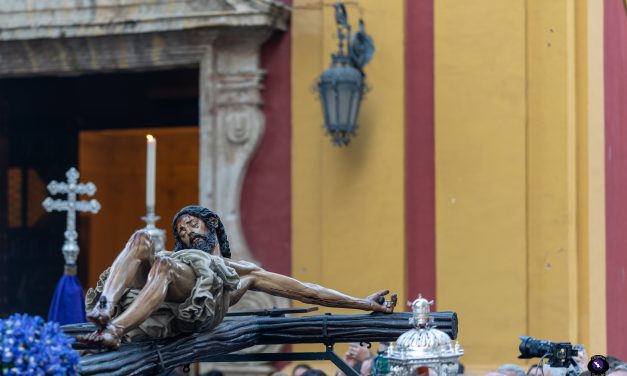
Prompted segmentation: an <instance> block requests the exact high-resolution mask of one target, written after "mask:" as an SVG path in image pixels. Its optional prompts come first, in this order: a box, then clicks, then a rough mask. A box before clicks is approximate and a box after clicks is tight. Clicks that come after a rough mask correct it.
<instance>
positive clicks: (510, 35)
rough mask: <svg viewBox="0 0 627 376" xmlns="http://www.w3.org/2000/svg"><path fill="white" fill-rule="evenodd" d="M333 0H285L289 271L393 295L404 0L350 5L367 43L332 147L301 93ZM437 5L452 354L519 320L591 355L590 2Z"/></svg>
mask: <svg viewBox="0 0 627 376" xmlns="http://www.w3.org/2000/svg"><path fill="white" fill-rule="evenodd" d="M331 4H332V2H330V1H327V2H325V6H324V7H323V6H322V3H321V2H320V1H314V0H300V1H298V0H297V1H295V2H294V11H293V18H292V36H293V39H292V85H293V86H292V122H293V126H292V132H293V136H292V137H293V139H292V153H293V158H292V194H293V196H292V199H293V202H292V207H293V212H292V216H293V223H292V225H293V235H292V236H293V238H292V239H293V240H292V249H293V255H292V273H293V275H294V276H295V277H296V278H299V279H302V280H306V281H311V282H317V283H320V284H323V285H326V286H331V287H334V288H337V289H340V290H342V291H345V292H347V293H349V294H353V295H358V296H363V295H366V294H368V293H370V292H372V291H374V290H376V289H378V288H381V287H386V288H390V289H392V290H394V291H397V292H399V293H400V299H399V302H401V303H403V302H405V301H406V299H407V298H408V297H405V296H404V284H405V277H406V276H405V265H404V228H403V216H404V213H403V210H404V202H403V195H404V192H403V189H404V182H403V180H404V179H403V174H404V171H403V156H404V140H403V137H404V113H405V109H404V107H403V103H404V98H403V95H404V92H405V85H404V66H403V40H404V25H403V20H404V6H405V4H404V2H402V1H390V2H382V1H377V0H371V1H360V2H359V6H355V5H351V4H349V5H348V6H347V7H348V11H349V19H350V20H351V21H352V22H353V24H355V22H356V21H357V18H358V14H359V13H360V12H361V13H362V14H363V17H364V18H365V21H366V28H367V31H368V32H369V33H371V35H372V36H373V38H374V41H375V44H376V47H377V52H376V55H375V57H374V60H373V62H372V63H371V65H369V66H368V67H367V68H366V73H367V75H368V81H369V83H370V85H371V86H372V91H371V92H369V93H368V96H367V98H366V100H365V102H364V104H363V107H362V113H361V116H360V125H361V129H360V132H359V136H358V137H357V138H356V139H355V140H354V142H353V143H352V144H351V145H350V146H349V147H348V148H344V149H339V148H334V147H332V146H331V143H330V141H329V139H328V137H327V136H325V135H324V134H323V130H322V116H321V109H320V103H319V101H318V100H317V98H316V96H315V95H314V94H313V93H312V92H311V87H312V85H313V83H314V82H315V80H316V78H317V77H318V75H319V74H320V73H321V72H322V71H323V70H324V69H326V68H327V67H328V65H329V55H330V53H331V52H332V51H334V49H335V48H336V47H335V46H336V45H335V43H336V41H335V39H333V38H332V34H333V33H334V32H335V21H334V18H333V17H334V12H333V8H332V7H331ZM434 4H435V8H434V10H435V14H434V28H435V30H434V32H435V41H434V42H435V77H434V80H435V139H436V140H435V143H436V144H435V148H436V156H435V158H436V247H437V250H436V262H437V271H436V272H437V273H436V275H437V281H436V288H437V296H436V300H437V303H438V309H439V310H454V311H456V312H458V314H459V318H460V340H461V344H462V346H463V347H464V348H465V350H466V355H465V356H464V358H463V360H462V361H463V362H464V364H466V365H467V366H468V368H469V370H470V372H480V371H484V370H489V369H494V367H495V366H497V365H498V364H502V363H505V362H510V363H511V362H515V361H516V360H515V358H516V356H517V355H518V349H517V347H518V343H519V340H518V335H531V336H536V337H539V338H542V339H548V340H559V341H572V342H574V343H584V344H585V345H586V346H587V348H588V353H603V352H604V351H605V337H604V335H603V336H593V335H591V329H592V328H595V330H596V329H598V330H601V331H604V329H603V328H604V325H605V324H604V322H605V310H604V307H605V298H604V296H605V295H604V289H605V286H604V282H603V278H600V277H598V276H602V271H603V269H604V265H605V264H604V261H603V260H604V258H603V255H604V252H605V244H604V231H605V225H604V220H603V218H604V215H605V214H604V210H603V205H604V195H603V191H604V175H603V170H604V165H603V155H604V154H603V153H604V150H603V137H604V136H603V99H602V97H603V96H602V94H603V82H602V81H603V80H602V78H603V77H602V72H603V59H602V30H603V19H602V15H603V8H602V3H600V2H595V1H594V0H582V1H577V2H573V1H569V0H529V1H522V0H521V1H502V0H474V1H472V2H468V1H454V0H436V1H435V2H434ZM599 257H600V258H599ZM594 261H597V262H594ZM599 291H600V292H601V293H595V292H599ZM334 312H337V311H334ZM297 348H299V349H302V348H303V347H297ZM310 348H311V347H310ZM342 351H343V350H342V348H341V347H340V349H339V352H340V354H341V353H342Z"/></svg>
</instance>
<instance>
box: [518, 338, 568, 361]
mask: <svg viewBox="0 0 627 376" xmlns="http://www.w3.org/2000/svg"><path fill="white" fill-rule="evenodd" d="M518 338H520V340H521V342H520V345H518V350H520V356H519V357H518V359H531V358H547V359H548V360H549V366H551V367H559V368H568V367H569V366H570V365H573V366H576V363H575V360H574V359H573V357H574V356H577V353H578V352H577V349H576V348H575V347H574V346H573V345H572V344H571V343H570V342H550V341H543V340H539V339H535V338H532V337H527V336H520V337H518Z"/></svg>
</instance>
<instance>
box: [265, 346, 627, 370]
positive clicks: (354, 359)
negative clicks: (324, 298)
mask: <svg viewBox="0 0 627 376" xmlns="http://www.w3.org/2000/svg"><path fill="white" fill-rule="evenodd" d="M388 346H389V343H386V342H381V343H380V344H379V345H378V347H377V349H376V351H375V352H372V351H371V349H370V348H369V347H368V346H367V345H365V344H360V343H351V344H349V346H348V350H347V351H346V353H345V354H344V357H343V359H344V361H345V362H346V364H348V366H350V367H351V368H353V369H354V370H355V371H357V372H358V373H359V374H360V375H361V376H371V375H382V374H384V372H382V370H387V369H388V364H387V360H386V359H385V357H383V354H384V353H385V351H386V350H387V348H388ZM606 359H607V362H608V363H609V367H610V368H609V370H608V371H607V372H606V374H605V375H606V376H627V363H626V362H624V361H623V360H621V359H618V358H616V357H612V356H608V357H607V358H606ZM573 360H574V362H573V365H572V366H570V367H568V368H555V367H551V366H550V365H549V364H548V363H542V362H540V363H538V364H533V365H531V366H530V367H529V368H528V369H527V371H525V369H524V368H522V367H521V366H519V365H517V364H503V365H501V366H500V367H498V368H497V369H495V370H494V371H491V372H488V373H486V374H484V376H567V375H579V376H593V375H591V373H590V371H588V362H589V361H590V358H589V357H588V356H587V355H586V352H585V349H584V348H583V347H581V348H580V350H579V352H578V354H577V356H576V357H573ZM464 372H465V368H464V365H463V364H461V363H460V364H459V374H460V375H463V374H464ZM273 376H288V374H286V373H283V372H276V373H274V375H273ZM291 376H346V375H345V374H344V372H342V371H341V370H339V369H338V370H337V371H336V372H335V374H334V375H328V374H327V373H325V372H324V371H322V370H319V369H314V368H312V367H311V366H309V365H308V364H305V363H301V364H297V365H296V366H294V368H292V373H291ZM418 376H437V375H436V373H435V371H434V370H432V369H425V370H424V372H423V373H419V374H418Z"/></svg>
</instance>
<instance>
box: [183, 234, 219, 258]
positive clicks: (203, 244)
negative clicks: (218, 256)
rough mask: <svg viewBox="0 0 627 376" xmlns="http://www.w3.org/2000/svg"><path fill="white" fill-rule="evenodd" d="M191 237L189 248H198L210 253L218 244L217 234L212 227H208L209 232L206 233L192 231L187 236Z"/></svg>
mask: <svg viewBox="0 0 627 376" xmlns="http://www.w3.org/2000/svg"><path fill="white" fill-rule="evenodd" d="M189 238H190V239H191V244H190V248H192V249H198V250H200V251H203V252H207V253H209V254H211V252H212V251H213V248H214V247H215V246H216V244H218V235H216V230H215V229H214V228H213V227H210V228H209V233H208V234H206V235H202V234H198V233H195V232H192V233H191V234H190V236H189Z"/></svg>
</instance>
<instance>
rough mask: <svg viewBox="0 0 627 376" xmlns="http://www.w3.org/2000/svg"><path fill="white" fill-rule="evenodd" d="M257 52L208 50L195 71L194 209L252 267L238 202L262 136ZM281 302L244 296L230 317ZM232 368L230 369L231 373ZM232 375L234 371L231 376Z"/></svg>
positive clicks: (242, 369) (242, 368)
mask: <svg viewBox="0 0 627 376" xmlns="http://www.w3.org/2000/svg"><path fill="white" fill-rule="evenodd" d="M258 60H259V57H258V47H255V46H250V45H248V46H246V45H241V44H239V45H231V46H213V47H211V48H209V49H208V50H207V52H206V53H205V55H204V57H203V60H202V63H201V69H200V76H201V77H200V80H201V84H200V87H201V94H200V186H199V188H200V191H199V192H200V199H199V201H200V203H201V205H203V206H206V207H210V208H212V209H214V210H215V211H216V212H217V213H220V218H221V219H222V221H223V222H224V226H225V227H226V228H227V230H228V232H229V241H230V243H231V249H232V251H233V258H234V259H237V260H241V259H244V260H247V261H251V262H255V263H258V261H256V260H255V258H254V256H253V254H252V253H251V251H250V248H249V247H248V244H247V242H246V238H245V236H244V231H243V228H242V224H241V216H240V196H241V191H242V184H243V181H244V177H245V175H246V171H247V169H248V164H249V162H250V160H251V158H252V157H253V155H254V153H255V151H256V149H257V147H258V145H259V142H260V141H261V137H262V136H263V132H264V115H263V112H262V110H261V108H260V106H261V89H262V79H263V75H264V72H263V71H262V70H260V69H259V66H258V64H259V63H258ZM287 306H289V302H288V300H287V299H284V298H278V297H273V296H270V295H267V294H263V293H256V292H247V293H246V295H244V297H243V298H242V300H241V301H240V302H239V303H238V304H236V305H235V306H233V307H232V308H231V309H230V310H231V311H238V310H255V309H261V308H272V307H287ZM281 346H282V345H263V346H261V348H260V346H256V347H253V348H251V349H247V350H246V352H259V351H264V352H276V351H279V350H280V348H281ZM219 366H220V369H221V370H224V369H225V367H226V368H228V370H229V372H228V373H229V374H242V375H244V374H247V375H251V374H256V373H257V372H253V370H255V369H257V370H258V371H259V373H260V374H263V373H266V374H267V372H268V369H267V368H268V367H269V365H260V364H258V363H257V365H252V364H251V365H244V364H239V365H238V366H235V365H225V364H221V365H219ZM232 366H233V367H232ZM236 370H237V371H236Z"/></svg>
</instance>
